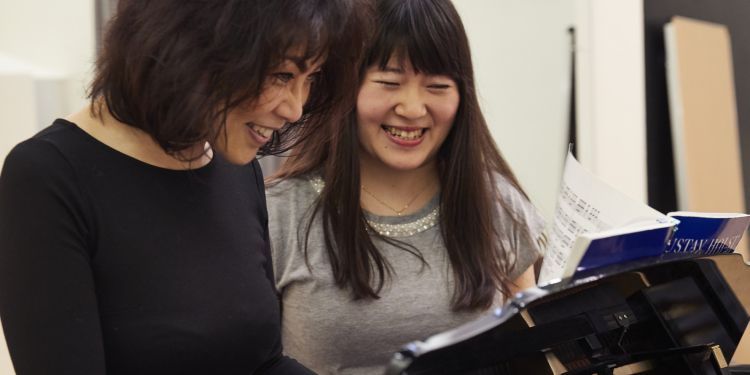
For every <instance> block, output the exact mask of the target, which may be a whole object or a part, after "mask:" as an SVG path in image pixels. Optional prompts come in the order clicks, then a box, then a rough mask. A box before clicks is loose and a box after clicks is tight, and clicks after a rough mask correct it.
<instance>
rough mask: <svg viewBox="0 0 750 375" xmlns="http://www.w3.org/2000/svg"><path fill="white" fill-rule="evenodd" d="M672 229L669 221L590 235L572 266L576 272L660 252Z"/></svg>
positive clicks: (652, 255) (654, 255)
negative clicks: (645, 227)
mask: <svg viewBox="0 0 750 375" xmlns="http://www.w3.org/2000/svg"><path fill="white" fill-rule="evenodd" d="M673 230H674V227H673V225H671V224H668V225H660V226H656V227H653V228H648V229H641V230H637V231H634V232H629V233H621V234H615V235H610V236H603V237H599V236H597V237H599V238H591V240H590V242H589V244H588V247H587V249H586V251H585V253H584V255H583V258H581V261H580V262H579V263H578V266H577V267H576V272H578V271H585V270H589V269H592V268H597V267H603V266H607V265H610V264H616V263H624V262H627V261H630V260H634V259H640V258H647V257H658V256H661V255H662V253H664V248H665V246H666V245H667V244H668V243H669V240H670V238H671V237H672V232H673Z"/></svg>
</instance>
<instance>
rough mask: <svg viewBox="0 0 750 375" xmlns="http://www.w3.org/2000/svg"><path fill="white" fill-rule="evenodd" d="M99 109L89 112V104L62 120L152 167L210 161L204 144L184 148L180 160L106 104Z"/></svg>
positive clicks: (180, 167)
mask: <svg viewBox="0 0 750 375" xmlns="http://www.w3.org/2000/svg"><path fill="white" fill-rule="evenodd" d="M95 105H98V104H95ZM99 108H100V109H101V110H99V111H98V112H96V113H92V111H91V107H90V106H89V107H85V108H83V109H81V110H80V111H78V112H76V113H74V114H72V115H70V116H68V117H67V118H66V120H68V121H70V122H72V123H74V124H76V125H77V126H78V127H79V128H81V130H83V131H85V132H86V133H88V134H89V135H90V136H92V137H94V138H95V139H97V140H98V141H99V142H102V143H104V144H105V145H107V146H109V147H111V148H113V149H115V150H117V151H119V152H121V153H123V154H125V155H128V156H130V157H132V158H134V159H137V160H140V161H142V162H144V163H146V164H150V165H153V166H156V167H160V168H165V169H174V170H187V169H196V168H200V167H203V166H205V165H206V164H208V162H209V161H211V157H212V156H213V154H212V152H211V149H210V147H209V146H208V143H206V144H203V145H195V146H194V147H191V148H188V149H186V150H185V151H183V152H182V153H181V157H182V159H184V160H181V158H180V157H176V156H174V155H171V154H169V153H167V152H166V151H164V149H163V148H161V146H159V144H158V143H157V142H156V141H155V140H154V139H153V138H152V137H151V136H150V135H149V134H148V133H146V132H144V131H143V130H141V129H138V128H135V127H132V126H129V125H127V124H124V123H122V122H120V121H118V120H117V119H115V118H114V117H113V116H112V114H111V113H110V112H109V110H107V107H106V105H101V106H99ZM192 159H194V160H192ZM187 160H189V161H187Z"/></svg>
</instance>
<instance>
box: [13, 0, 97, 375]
mask: <svg viewBox="0 0 750 375" xmlns="http://www.w3.org/2000/svg"><path fill="white" fill-rule="evenodd" d="M94 44H95V42H94V2H93V0H65V1H50V0H24V1H13V0H0V163H2V161H3V160H4V159H5V155H6V154H7V153H8V151H10V148H11V147H12V146H13V145H15V144H16V143H18V142H20V141H22V140H23V139H26V138H28V137H30V136H32V135H33V134H34V133H36V132H37V131H38V130H39V129H40V128H41V127H42V126H43V125H42V124H49V123H50V122H51V121H52V120H53V119H54V118H55V117H59V116H65V115H66V114H68V113H70V112H72V111H74V110H76V109H77V108H78V107H80V106H82V105H84V103H85V100H84V97H85V89H84V88H85V85H86V83H87V82H88V81H89V79H90V72H91V67H92V63H93V56H94ZM40 360H43V359H40ZM13 373H14V372H13V366H12V364H11V361H10V358H9V356H8V352H7V347H6V345H5V340H4V338H3V335H2V329H1V328H0V375H10V374H13Z"/></svg>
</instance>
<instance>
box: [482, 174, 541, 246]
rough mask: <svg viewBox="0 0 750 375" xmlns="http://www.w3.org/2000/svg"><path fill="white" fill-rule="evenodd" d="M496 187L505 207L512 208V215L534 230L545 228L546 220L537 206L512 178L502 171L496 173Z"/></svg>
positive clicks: (539, 230)
mask: <svg viewBox="0 0 750 375" xmlns="http://www.w3.org/2000/svg"><path fill="white" fill-rule="evenodd" d="M493 178H494V181H493V183H494V187H495V189H496V191H497V193H498V194H499V195H500V199H502V201H503V203H504V205H503V206H504V207H505V208H506V209H508V210H510V211H511V212H510V213H511V215H513V216H515V217H516V219H517V220H520V221H523V222H525V223H526V225H528V226H529V227H530V229H531V230H532V232H541V231H543V230H544V227H545V221H544V217H543V216H542V214H541V213H540V212H539V210H538V209H537V207H536V206H535V205H534V204H533V203H532V202H531V200H529V198H528V197H527V196H526V194H525V193H523V192H522V191H521V190H520V189H519V187H517V186H516V185H515V184H513V183H512V182H511V180H510V179H509V178H508V177H507V176H504V175H502V174H500V173H495V174H494V176H493Z"/></svg>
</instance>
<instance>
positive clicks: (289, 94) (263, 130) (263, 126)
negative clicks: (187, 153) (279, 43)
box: [214, 59, 322, 164]
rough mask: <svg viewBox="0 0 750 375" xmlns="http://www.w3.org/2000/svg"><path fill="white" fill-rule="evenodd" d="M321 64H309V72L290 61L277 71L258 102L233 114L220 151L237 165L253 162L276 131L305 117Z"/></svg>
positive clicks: (219, 146)
mask: <svg viewBox="0 0 750 375" xmlns="http://www.w3.org/2000/svg"><path fill="white" fill-rule="evenodd" d="M321 64H322V61H320V60H317V61H312V60H311V61H307V62H306V64H305V65H306V66H307V69H306V70H304V71H302V70H301V69H300V67H299V66H298V65H297V64H296V63H295V62H294V61H293V60H291V59H287V60H285V61H284V62H282V63H281V64H280V65H279V66H277V67H276V68H275V69H273V70H272V72H271V74H269V76H268V78H267V79H266V82H265V83H264V85H263V91H262V92H261V95H260V96H259V97H258V98H257V99H255V100H251V101H248V103H245V104H242V105H239V106H237V107H236V108H233V109H231V110H230V111H229V113H228V114H227V119H226V137H224V136H220V137H219V138H218V139H217V142H216V144H215V145H214V146H215V147H216V149H217V150H218V151H220V152H221V153H222V155H224V157H225V158H226V159H227V160H229V161H230V162H232V163H234V164H247V163H249V162H251V161H252V160H253V159H254V158H255V156H256V154H257V153H258V150H259V149H260V148H261V147H262V146H263V145H265V144H266V143H267V142H268V141H269V140H270V139H271V136H272V135H273V132H274V131H276V130H278V129H280V128H281V127H282V126H284V125H285V124H286V123H289V122H295V121H297V120H299V119H300V117H302V107H303V106H304V105H305V102H306V101H307V97H308V96H309V94H310V86H311V85H312V83H313V81H314V80H315V77H316V76H317V75H318V73H319V71H320V65H321Z"/></svg>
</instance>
